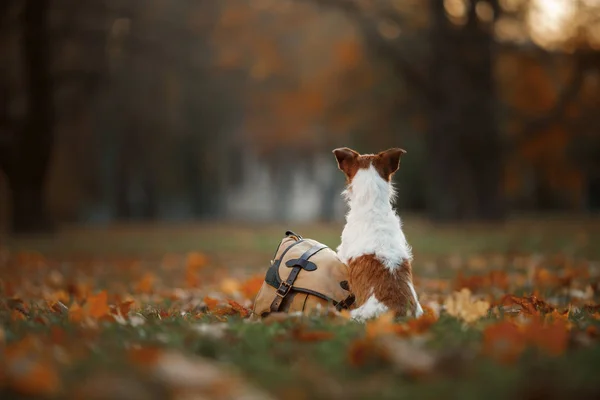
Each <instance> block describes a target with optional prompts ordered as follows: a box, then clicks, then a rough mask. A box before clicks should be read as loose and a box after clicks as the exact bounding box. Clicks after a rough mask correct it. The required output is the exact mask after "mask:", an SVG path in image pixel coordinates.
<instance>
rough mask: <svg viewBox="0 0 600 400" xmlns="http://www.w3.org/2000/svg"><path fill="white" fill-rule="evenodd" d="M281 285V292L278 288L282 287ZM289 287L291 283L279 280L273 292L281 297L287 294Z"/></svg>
mask: <svg viewBox="0 0 600 400" xmlns="http://www.w3.org/2000/svg"><path fill="white" fill-rule="evenodd" d="M282 287H285V288H284V291H283V293H282V292H280V290H281V289H282ZM291 288H292V285H289V284H288V283H287V282H286V281H281V284H280V285H279V287H278V288H277V291H276V292H275V294H276V295H277V296H279V297H282V298H283V297H285V296H287V294H288V293H289V292H290V289H291Z"/></svg>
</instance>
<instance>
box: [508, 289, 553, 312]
mask: <svg viewBox="0 0 600 400" xmlns="http://www.w3.org/2000/svg"><path fill="white" fill-rule="evenodd" d="M499 304H501V305H504V306H506V305H518V306H520V307H521V309H522V310H523V312H525V313H527V314H530V315H538V314H539V313H540V312H543V313H549V312H552V311H553V310H554V309H555V308H554V307H553V306H551V305H549V304H548V303H546V302H545V301H543V300H540V299H538V298H537V297H536V296H526V297H517V296H514V295H512V294H507V295H505V296H504V297H502V299H500V301H499Z"/></svg>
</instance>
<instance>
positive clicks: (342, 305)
mask: <svg viewBox="0 0 600 400" xmlns="http://www.w3.org/2000/svg"><path fill="white" fill-rule="evenodd" d="M354 301H356V297H354V295H353V294H350V295H348V297H346V298H345V299H344V300H342V301H340V302H339V303H337V304H336V305H335V309H336V310H338V311H342V309H347V308H349V307H350V306H351V305H352V304H354Z"/></svg>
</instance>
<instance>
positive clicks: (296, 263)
mask: <svg viewBox="0 0 600 400" xmlns="http://www.w3.org/2000/svg"><path fill="white" fill-rule="evenodd" d="M326 248H327V246H325V245H324V244H316V245H314V246H312V247H311V248H310V249H308V250H306V251H305V252H304V254H302V257H300V258H298V259H295V260H289V261H288V262H287V263H286V264H285V265H287V266H288V267H291V268H292V270H291V271H290V275H289V276H288V278H287V279H286V280H285V281H282V282H281V284H280V285H279V287H278V288H277V291H276V292H275V298H274V299H273V302H272V303H271V312H277V311H279V308H281V302H282V301H283V299H284V298H285V296H287V294H288V293H289V292H290V289H291V288H292V285H293V284H294V281H295V280H296V278H297V277H298V274H299V273H300V270H302V269H306V270H307V271H314V270H315V269H317V267H316V265H315V264H314V263H311V262H308V259H309V258H311V257H312V256H314V255H315V254H317V253H318V252H319V251H321V250H323V249H326Z"/></svg>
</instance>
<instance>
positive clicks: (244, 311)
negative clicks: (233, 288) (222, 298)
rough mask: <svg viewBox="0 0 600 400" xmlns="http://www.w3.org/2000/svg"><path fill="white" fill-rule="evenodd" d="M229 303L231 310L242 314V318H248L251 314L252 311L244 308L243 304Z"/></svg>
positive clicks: (231, 301)
mask: <svg viewBox="0 0 600 400" xmlns="http://www.w3.org/2000/svg"><path fill="white" fill-rule="evenodd" d="M228 303H229V305H230V306H231V308H233V309H234V310H235V311H237V312H238V313H239V314H240V316H241V317H242V318H246V317H247V316H248V315H249V314H250V311H249V310H248V309H247V308H246V307H244V306H242V305H241V304H239V303H236V302H235V301H233V300H229V301H228Z"/></svg>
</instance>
